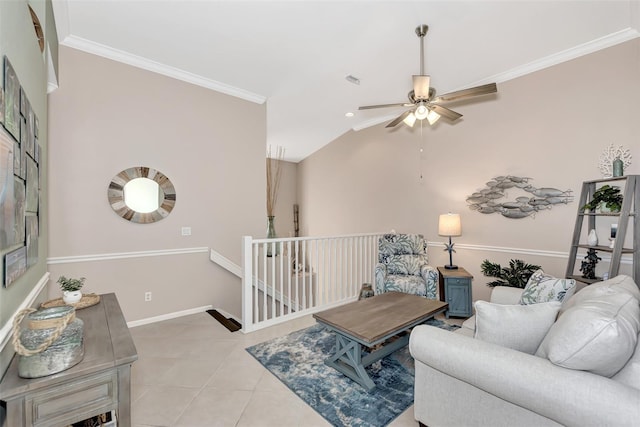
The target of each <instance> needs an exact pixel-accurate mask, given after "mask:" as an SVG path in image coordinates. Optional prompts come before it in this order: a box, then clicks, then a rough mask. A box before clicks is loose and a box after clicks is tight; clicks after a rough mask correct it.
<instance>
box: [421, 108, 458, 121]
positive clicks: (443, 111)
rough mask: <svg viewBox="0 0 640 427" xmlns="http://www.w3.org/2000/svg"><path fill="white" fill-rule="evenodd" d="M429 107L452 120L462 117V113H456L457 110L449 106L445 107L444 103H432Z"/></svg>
mask: <svg viewBox="0 0 640 427" xmlns="http://www.w3.org/2000/svg"><path fill="white" fill-rule="evenodd" d="M429 108H430V109H431V110H433V111H435V112H436V113H438V114H440V115H441V116H442V117H445V118H447V119H449V120H451V121H455V120H458V119H459V118H460V117H462V114H460V113H456V112H455V111H453V110H450V109H448V108H447V107H443V106H442V105H430V106H429Z"/></svg>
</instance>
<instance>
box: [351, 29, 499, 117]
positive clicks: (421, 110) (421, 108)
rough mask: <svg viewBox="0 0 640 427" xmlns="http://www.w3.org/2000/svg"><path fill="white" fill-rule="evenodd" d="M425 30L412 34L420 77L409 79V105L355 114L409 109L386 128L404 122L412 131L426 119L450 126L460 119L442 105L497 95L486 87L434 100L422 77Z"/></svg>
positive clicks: (490, 86) (427, 80)
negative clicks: (416, 44)
mask: <svg viewBox="0 0 640 427" xmlns="http://www.w3.org/2000/svg"><path fill="white" fill-rule="evenodd" d="M428 30H429V26H427V25H420V26H419V27H417V28H416V34H417V35H418V37H419V38H420V75H418V76H415V75H414V76H413V90H412V91H411V92H409V101H411V102H408V103H398V104H380V105H366V106H363V107H359V108H358V110H372V109H374V108H388V107H411V108H410V109H409V110H407V111H405V112H404V113H402V114H400V115H399V116H398V117H396V118H395V119H393V120H392V121H391V122H389V124H388V125H387V126H386V127H388V128H391V127H395V126H397V125H398V124H400V122H404V124H406V125H407V126H409V127H413V125H414V124H415V122H416V120H420V121H422V120H424V119H427V121H428V122H429V124H430V125H433V124H434V123H435V122H437V121H438V119H440V117H444V118H446V119H448V120H450V121H452V122H453V121H456V120H458V119H459V118H460V117H462V114H460V113H456V112H455V111H453V110H450V109H449V108H447V107H444V106H443V105H442V104H446V103H448V102H453V101H459V100H462V99H465V98H470V97H473V96H480V95H487V94H490V93H495V92H497V91H498V88H497V86H496V84H495V83H489V84H486V85H482V86H476V87H472V88H469V89H462V90H458V91H455V92H449V93H446V94H444V95H439V96H436V90H435V89H434V88H432V87H430V86H429V83H430V79H431V78H430V76H427V75H425V74H424V36H425V35H426V34H427V31H428Z"/></svg>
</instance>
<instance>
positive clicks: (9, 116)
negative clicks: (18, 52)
mask: <svg viewBox="0 0 640 427" xmlns="http://www.w3.org/2000/svg"><path fill="white" fill-rule="evenodd" d="M4 127H5V129H6V130H7V131H8V132H9V133H10V134H11V135H12V136H13V137H14V138H15V139H16V140H18V141H20V82H19V81H18V76H16V73H15V71H14V70H13V67H12V66H11V62H9V58H7V57H6V56H5V57H4Z"/></svg>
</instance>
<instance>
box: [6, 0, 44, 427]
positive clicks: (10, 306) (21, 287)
mask: <svg viewBox="0 0 640 427" xmlns="http://www.w3.org/2000/svg"><path fill="white" fill-rule="evenodd" d="M32 4H33V6H34V10H36V11H37V12H38V13H39V19H40V22H41V24H42V25H43V26H44V29H45V31H46V30H48V29H51V28H53V29H54V32H55V26H54V23H53V22H48V21H47V16H49V15H48V14H47V13H44V11H45V9H47V8H49V9H50V4H45V3H44V2H43V1H33V2H32ZM5 55H6V56H7V57H8V58H9V60H10V61H11V64H12V66H13V68H14V70H15V72H16V75H17V76H18V79H19V80H20V84H21V85H22V87H23V89H24V91H25V92H26V94H27V97H28V98H29V101H30V102H31V107H32V108H33V110H34V111H35V113H36V115H37V117H38V120H39V126H40V127H39V130H40V133H39V135H40V138H39V142H40V145H41V148H42V150H41V152H40V155H41V157H40V172H41V181H40V186H41V197H40V237H39V244H38V250H39V252H38V257H39V258H38V263H37V264H36V265H34V266H33V267H31V268H30V269H29V270H27V272H26V274H24V275H23V276H22V277H20V278H19V279H18V280H17V281H16V282H15V283H13V284H12V285H11V286H10V287H9V288H4V287H3V286H1V285H0V329H3V332H4V331H5V330H6V329H5V328H6V327H7V326H8V325H10V321H11V318H12V317H13V315H14V314H15V313H16V311H17V310H18V309H19V308H20V307H21V306H22V305H23V304H26V301H27V300H29V299H31V298H30V295H31V296H32V297H35V300H36V301H38V300H40V299H42V298H44V297H45V295H43V296H38V292H37V290H38V286H37V285H38V283H39V282H41V281H42V280H44V277H45V274H46V271H47V270H46V267H47V266H46V258H47V245H48V226H47V202H48V200H47V187H48V182H47V179H46V176H47V156H48V138H47V132H46V129H47V121H48V118H47V105H46V104H47V101H46V95H47V91H46V88H47V72H46V70H47V68H46V66H45V57H44V56H43V55H42V54H41V53H40V49H39V47H38V42H37V39H36V35H35V31H34V28H33V23H32V21H31V16H30V15H29V9H28V7H27V2H26V1H23V0H13V1H1V2H0V59H1V58H2V57H4V56H5ZM2 75H4V72H3V73H2ZM0 81H1V82H0V85H3V84H4V82H3V79H0ZM13 249H16V248H15V247H13V248H11V249H9V250H13ZM6 252H7V251H5V252H3V253H0V258H2V259H3V258H4V255H5V253H6ZM0 265H2V268H4V264H3V263H0ZM2 276H3V275H2ZM32 292H34V293H35V295H33V294H32ZM5 338H6V336H5V335H4V334H3V333H0V377H1V376H2V374H3V373H4V371H5V369H6V367H7V366H8V363H9V361H10V358H11V357H12V356H13V348H12V346H11V345H10V344H9V345H6V346H5V347H3V346H2V344H3V343H4V340H5ZM2 419H3V416H2V411H1V409H0V424H2Z"/></svg>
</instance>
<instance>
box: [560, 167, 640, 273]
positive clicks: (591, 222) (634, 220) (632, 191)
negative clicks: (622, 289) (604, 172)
mask: <svg viewBox="0 0 640 427" xmlns="http://www.w3.org/2000/svg"><path fill="white" fill-rule="evenodd" d="M639 177H640V175H626V176H621V177H614V178H605V179H596V180H592V181H585V182H583V184H582V191H581V193H580V200H579V202H578V213H577V215H576V223H575V228H574V230H573V238H572V241H571V250H570V251H569V261H568V263H567V272H566V277H568V278H571V279H575V280H578V281H581V282H583V283H588V284H591V283H595V282H598V281H601V280H602V278H600V277H599V278H596V279H587V278H584V277H582V275H580V274H576V271H575V270H576V268H577V266H576V263H577V259H576V258H577V256H578V249H595V250H596V251H598V252H607V253H610V254H611V261H610V263H609V271H608V274H609V277H614V276H617V275H618V272H619V269H620V260H621V257H622V254H631V255H632V259H633V267H632V275H633V279H634V281H636V283H637V282H638V279H640V254H639V251H638V244H639V243H640V217H639V216H637V215H636V214H635V211H637V209H638V208H637V206H636V201H637V200H638V199H639V198H640V186H639V185H638V178H639ZM613 182H620V183H621V184H624V191H623V200H622V208H621V209H620V212H584V210H583V209H582V207H583V206H584V205H585V204H587V202H589V201H590V200H591V198H592V196H593V193H594V192H595V191H596V190H597V188H599V187H600V186H602V185H604V184H608V183H613ZM611 217H617V218H618V231H617V233H616V237H615V239H614V240H613V247H609V246H603V245H595V246H592V245H588V244H584V243H580V241H581V240H582V241H585V240H586V239H587V236H586V234H585V233H584V230H583V223H584V219H585V218H587V222H588V226H587V233H588V232H589V230H592V229H596V227H597V220H598V219H599V218H611ZM629 226H631V227H632V228H631V230H632V236H633V238H632V239H631V240H632V242H630V243H631V247H629V246H627V247H624V246H625V238H626V236H627V231H628V230H629Z"/></svg>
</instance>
